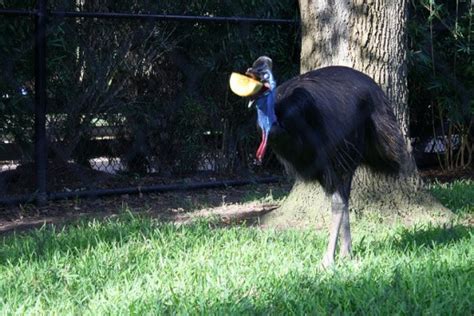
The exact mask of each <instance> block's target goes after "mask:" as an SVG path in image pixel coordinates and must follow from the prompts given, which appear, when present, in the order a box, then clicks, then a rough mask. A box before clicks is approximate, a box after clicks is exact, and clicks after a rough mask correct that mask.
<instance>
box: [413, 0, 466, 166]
mask: <svg viewBox="0 0 474 316" xmlns="http://www.w3.org/2000/svg"><path fill="white" fill-rule="evenodd" d="M411 4H412V6H411V15H412V16H411V18H410V23H409V25H408V27H409V29H408V34H409V40H410V46H411V49H410V51H409V61H410V73H409V77H408V79H409V90H410V98H409V103H410V104H409V106H410V111H411V119H412V133H413V134H415V135H416V136H418V137H422V138H426V137H427V136H432V137H436V138H438V139H439V140H440V141H441V142H442V143H443V145H444V147H445V148H446V152H445V154H444V156H443V157H440V165H441V167H443V168H446V169H455V168H463V167H467V166H469V165H470V163H471V162H472V159H473V155H474V139H473V137H474V135H473V132H472V131H473V127H474V119H473V117H474V115H473V114H474V6H473V5H472V4H471V3H469V1H460V0H455V1H443V0H436V1H435V0H416V1H412V2H411Z"/></svg>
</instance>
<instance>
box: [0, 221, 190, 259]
mask: <svg viewBox="0 0 474 316" xmlns="http://www.w3.org/2000/svg"><path fill="white" fill-rule="evenodd" d="M170 229H171V230H173V229H174V230H179V228H176V227H173V226H172V225H171V224H166V223H158V222H157V221H153V220H152V219H150V218H147V217H145V216H144V215H136V214H133V213H130V212H128V213H123V214H120V215H118V216H115V217H113V218H107V219H100V220H94V219H92V220H90V219H82V220H78V221H76V222H75V223H71V224H69V225H67V226H63V227H56V226H55V225H45V226H43V227H42V228H40V229H34V230H31V231H28V232H21V233H18V234H17V233H13V234H9V235H6V236H4V237H3V238H1V237H0V264H5V263H6V262H7V261H9V262H11V263H15V262H18V261H21V260H28V261H33V262H34V261H41V260H49V259H51V257H52V256H53V255H55V254H56V255H57V254H66V253H67V254H68V255H69V256H73V257H74V256H81V255H82V252H83V251H84V250H86V249H87V250H92V249H94V248H96V247H97V246H98V245H102V246H104V245H105V246H111V245H121V244H125V243H127V242H128V241H131V240H146V239H149V238H153V236H156V235H157V234H160V233H161V232H160V230H170ZM189 229H193V228H189ZM165 235H166V236H169V235H172V234H170V233H169V232H166V233H165Z"/></svg>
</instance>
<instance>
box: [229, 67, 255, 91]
mask: <svg viewBox="0 0 474 316" xmlns="http://www.w3.org/2000/svg"><path fill="white" fill-rule="evenodd" d="M229 84H230V89H231V90H232V92H234V93H235V94H237V95H238V96H241V97H249V96H252V95H254V94H256V93H257V92H258V91H260V89H262V87H263V84H262V83H261V82H260V81H257V80H255V79H253V78H250V77H248V76H245V75H241V74H239V73H236V72H233V73H232V74H231V75H230V80H229Z"/></svg>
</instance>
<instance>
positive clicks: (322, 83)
mask: <svg viewBox="0 0 474 316" xmlns="http://www.w3.org/2000/svg"><path fill="white" fill-rule="evenodd" d="M275 95H276V100H275V114H276V117H277V123H276V124H274V125H273V126H272V128H271V130H270V133H269V140H268V142H269V144H270V146H271V147H272V149H273V150H274V152H275V153H276V154H277V156H278V158H279V159H280V160H281V161H282V163H283V164H284V165H285V167H286V168H287V170H288V171H290V172H292V173H293V174H295V175H296V176H297V177H299V178H301V179H303V180H317V181H319V182H320V183H321V185H322V186H323V188H324V189H325V191H326V192H328V193H333V192H334V191H335V190H336V189H337V187H338V185H340V184H341V183H342V182H344V179H345V178H348V177H352V175H353V173H354V171H355V169H356V168H357V167H358V166H359V165H361V164H365V165H367V166H368V167H370V168H372V169H373V170H376V171H379V172H383V173H388V174H393V173H398V172H399V170H400V167H401V164H402V163H403V160H404V154H405V142H404V139H403V136H402V134H401V132H400V128H399V126H398V123H397V121H396V118H395V115H394V114H393V112H392V110H391V108H390V105H389V103H388V100H387V98H386V96H385V94H384V93H383V91H382V90H381V88H380V87H379V86H378V85H377V84H376V83H375V82H374V81H373V80H372V79H371V78H370V77H368V76H366V75H364V74H363V73H361V72H359V71H356V70H354V69H351V68H348V67H341V66H333V67H326V68H322V69H318V70H314V71H310V72H308V73H305V74H304V75H301V76H298V77H295V78H293V79H291V80H288V81H286V82H285V83H283V84H282V85H280V86H279V87H277V88H276V93H275Z"/></svg>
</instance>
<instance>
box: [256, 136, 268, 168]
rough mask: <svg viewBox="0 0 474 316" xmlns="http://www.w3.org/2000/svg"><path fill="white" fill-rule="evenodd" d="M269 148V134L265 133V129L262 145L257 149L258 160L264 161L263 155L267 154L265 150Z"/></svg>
mask: <svg viewBox="0 0 474 316" xmlns="http://www.w3.org/2000/svg"><path fill="white" fill-rule="evenodd" d="M266 148H267V135H266V134H265V132H264V131H262V141H261V142H260V146H258V149H257V155H256V156H257V160H258V161H259V162H261V161H262V159H263V156H264V155H265V150H266Z"/></svg>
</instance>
